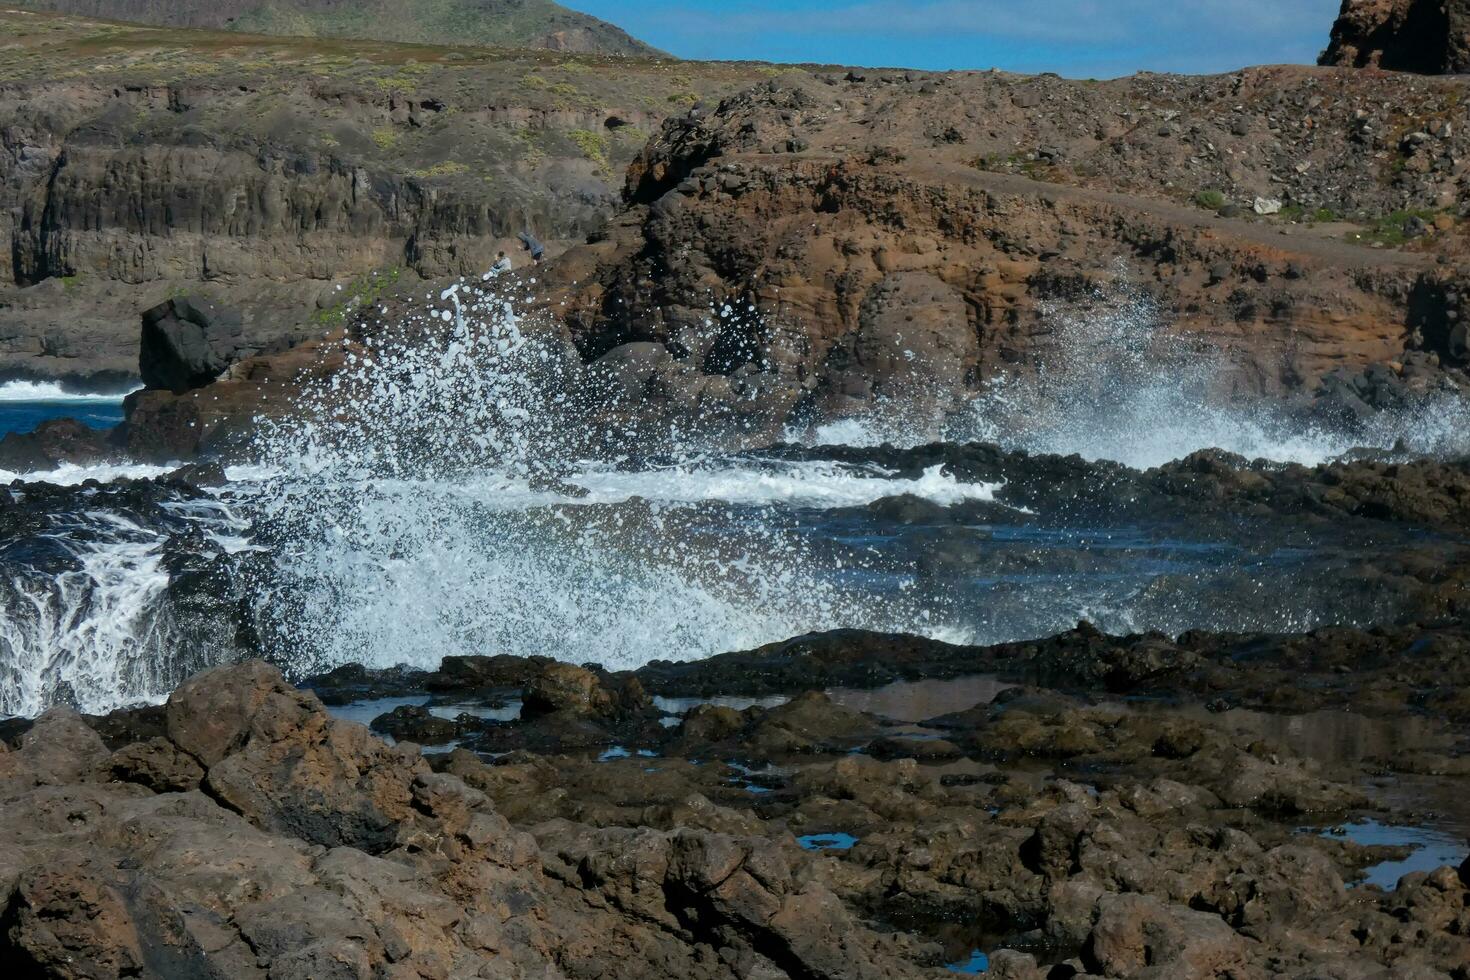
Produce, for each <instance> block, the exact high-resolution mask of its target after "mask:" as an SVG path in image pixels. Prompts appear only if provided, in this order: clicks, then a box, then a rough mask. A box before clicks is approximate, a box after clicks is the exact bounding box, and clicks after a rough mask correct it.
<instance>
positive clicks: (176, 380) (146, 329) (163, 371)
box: [138, 296, 244, 394]
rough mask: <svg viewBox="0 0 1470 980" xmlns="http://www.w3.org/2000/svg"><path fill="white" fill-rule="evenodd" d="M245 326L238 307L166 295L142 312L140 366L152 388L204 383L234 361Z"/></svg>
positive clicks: (187, 387)
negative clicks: (167, 298)
mask: <svg viewBox="0 0 1470 980" xmlns="http://www.w3.org/2000/svg"><path fill="white" fill-rule="evenodd" d="M243 332H244V318H243V317H242V316H241V315H240V312H239V311H238V310H232V309H227V308H224V307H220V306H216V305H215V304H213V303H210V302H209V301H207V300H202V299H198V298H190V297H187V296H181V297H177V298H175V299H170V300H166V301H165V302H162V303H160V304H158V305H157V306H155V307H153V308H152V309H149V310H145V311H144V312H143V336H142V341H141V343H140V345H139V348H138V372H139V374H141V375H142V377H143V383H144V384H145V385H147V386H148V387H149V388H163V389H167V390H168V391H172V392H174V393H176V394H181V393H183V392H185V391H190V390H192V389H194V388H199V387H202V386H204V385H207V384H209V383H210V382H211V381H214V380H215V379H216V378H218V377H219V376H220V374H221V373H222V372H223V371H224V370H225V368H227V367H229V366H230V364H231V363H233V362H234V360H235V358H236V357H237V356H238V355H239V352H240V349H241V345H242V335H243Z"/></svg>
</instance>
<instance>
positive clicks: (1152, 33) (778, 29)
mask: <svg viewBox="0 0 1470 980" xmlns="http://www.w3.org/2000/svg"><path fill="white" fill-rule="evenodd" d="M562 2H563V3H564V4H566V5H567V6H570V7H574V8H576V9H578V10H582V11H585V12H586V13H589V14H593V15H595V16H597V17H601V18H603V19H604V20H609V21H612V22H613V23H614V24H617V25H618V26H619V27H622V28H624V29H625V30H627V31H629V32H630V33H632V34H633V35H635V36H637V37H639V38H642V39H643V40H645V41H647V42H648V43H650V44H652V45H654V46H655V47H659V48H662V49H664V50H665V51H669V52H671V53H673V54H676V55H679V56H680V57H683V58H717V59H718V58H728V59H756V60H762V61H786V62H802V61H816V62H823V63H832V64H849V65H865V66H904V67H911V68H928V69H945V68H992V67H995V68H1003V69H1007V70H1011V71H1027V72H1037V71H1055V72H1059V73H1061V74H1063V75H1067V76H1071V77H1081V78H1086V77H1095V78H1108V77H1113V76H1117V75H1126V74H1131V73H1132V72H1135V71H1140V70H1145V69H1147V70H1151V71H1180V72H1218V71H1229V70H1231V69H1235V68H1240V67H1243V66H1245V65H1255V64H1276V63H1311V62H1314V61H1315V60H1316V57H1317V53H1318V52H1319V51H1321V50H1322V48H1323V47H1325V46H1326V44H1327V35H1328V33H1329V31H1330V30H1331V27H1332V21H1333V18H1335V17H1336V16H1337V11H1338V7H1339V5H1340V4H1339V0H631V2H630V0H562Z"/></svg>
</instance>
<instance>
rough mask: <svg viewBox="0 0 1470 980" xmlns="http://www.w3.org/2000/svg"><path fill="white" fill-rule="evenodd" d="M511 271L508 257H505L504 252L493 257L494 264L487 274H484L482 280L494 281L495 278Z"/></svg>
mask: <svg viewBox="0 0 1470 980" xmlns="http://www.w3.org/2000/svg"><path fill="white" fill-rule="evenodd" d="M511 269H512V266H511V262H510V256H509V255H506V254H505V253H504V252H501V253H500V254H498V255H497V256H496V257H495V264H494V265H492V266H491V267H490V271H489V272H487V273H485V276H484V278H486V279H494V278H495V277H496V276H502V275H504V274H505V273H507V272H509V271H510V270H511Z"/></svg>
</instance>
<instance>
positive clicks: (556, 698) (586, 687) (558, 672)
mask: <svg viewBox="0 0 1470 980" xmlns="http://www.w3.org/2000/svg"><path fill="white" fill-rule="evenodd" d="M649 704H650V702H649V699H648V695H647V694H646V693H645V692H644V690H643V685H642V684H640V683H639V682H638V680H637V678H629V679H628V680H627V681H626V682H625V683H624V684H623V685H622V686H621V687H610V686H609V685H607V684H606V683H604V681H603V678H602V677H600V676H599V675H597V674H595V673H593V672H592V671H590V670H587V669H585V668H582V667H574V666H572V665H571V664H563V663H549V664H547V665H546V666H545V667H543V668H542V669H541V671H540V673H538V674H537V675H536V676H535V677H533V678H532V679H531V682H530V683H529V684H527V685H526V689H525V695H524V700H523V702H522V705H521V717H522V718H537V717H540V716H543V715H552V714H560V713H566V714H568V715H574V716H578V717H588V718H603V719H611V718H618V717H622V716H624V715H627V714H631V713H634V712H637V711H641V710H643V709H645V708H647V707H648V706H649Z"/></svg>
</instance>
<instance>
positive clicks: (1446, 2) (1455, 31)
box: [1321, 0, 1470, 75]
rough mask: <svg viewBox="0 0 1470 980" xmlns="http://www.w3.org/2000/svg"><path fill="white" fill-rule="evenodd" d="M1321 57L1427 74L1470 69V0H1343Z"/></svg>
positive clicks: (1346, 64) (1329, 61)
mask: <svg viewBox="0 0 1470 980" xmlns="http://www.w3.org/2000/svg"><path fill="white" fill-rule="evenodd" d="M1321 62H1322V64H1324V65H1341V66H1344V67H1353V68H1383V69H1386V70H1388V71H1411V72H1418V73H1419V74H1423V75H1446V74H1463V73H1466V72H1470V3H1467V2H1465V0H1344V3H1343V5H1342V14H1341V15H1340V16H1339V17H1338V18H1337V23H1335V24H1334V25H1333V26H1332V42H1331V44H1330V45H1328V47H1327V50H1326V51H1324V52H1323V53H1322V59H1321Z"/></svg>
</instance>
